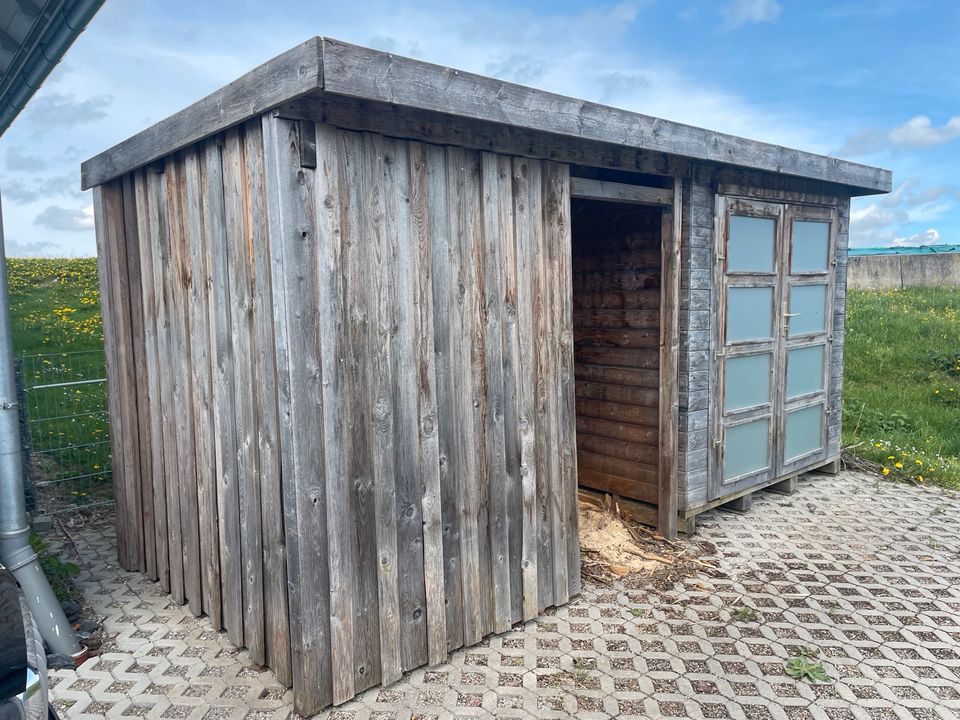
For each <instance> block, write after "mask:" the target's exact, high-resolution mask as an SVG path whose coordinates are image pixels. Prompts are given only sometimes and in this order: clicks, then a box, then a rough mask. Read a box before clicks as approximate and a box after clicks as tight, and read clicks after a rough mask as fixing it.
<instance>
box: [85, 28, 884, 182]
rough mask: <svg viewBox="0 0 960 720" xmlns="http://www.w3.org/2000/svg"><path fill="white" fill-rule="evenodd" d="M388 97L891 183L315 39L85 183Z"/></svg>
mask: <svg viewBox="0 0 960 720" xmlns="http://www.w3.org/2000/svg"><path fill="white" fill-rule="evenodd" d="M304 97H317V98H323V99H325V100H328V101H334V100H335V99H336V98H338V97H339V98H350V99H352V100H362V101H370V102H374V103H377V102H379V103H387V104H390V105H392V106H397V107H401V108H402V107H409V108H415V109H418V110H424V111H429V112H433V113H440V114H443V115H446V116H449V117H451V118H457V117H459V118H468V119H470V120H475V121H482V122H488V123H494V124H497V125H502V126H507V127H513V128H521V129H525V130H531V131H537V132H542V133H548V134H551V135H555V136H561V137H564V138H567V139H575V140H581V141H584V142H599V143H605V144H609V145H617V146H622V147H626V148H630V149H634V150H638V151H650V152H656V153H663V154H667V155H672V156H676V157H679V158H685V159H688V160H700V161H707V162H712V163H720V164H723V165H727V166H733V167H740V168H747V169H753V170H760V171H763V172H769V173H775V174H781V175H790V176H794V177H799V178H807V179H811V180H818V181H822V182H826V183H832V184H835V185H841V186H844V187H846V188H847V189H848V191H849V193H850V194H851V195H869V194H874V193H885V192H889V191H890V190H891V183H892V176H891V173H890V171H889V170H884V169H882V168H876V167H871V166H868V165H862V164H860V163H854V162H850V161H847V160H840V159H839V158H833V157H828V156H825V155H817V154H814V153H809V152H804V151H802V150H794V149H791V148H786V147H782V146H780V145H774V144H771V143H765V142H758V141H755V140H747V139H745V138H741V137H736V136H734V135H727V134H725V133H719V132H714V131H712V130H705V129H703V128H698V127H694V126H691V125H684V124H682V123H676V122H671V121H669V120H662V119H660V118H655V117H651V116H649V115H643V114H641V113H636V112H631V111H628V110H622V109H619V108H614V107H609V106H606V105H599V104H597V103H592V102H587V101H585V100H577V99H575V98H571V97H566V96H564V95H558V94H555V93H550V92H544V91H542V90H536V89H533V88H529V87H525V86H522V85H516V84H514V83H508V82H504V81H502V80H496V79H493V78H489V77H485V76H482V75H476V74H473V73H469V72H464V71H462V70H456V69H453V68H448V67H443V66H440V65H433V64H431V63H426V62H422V61H419V60H413V59H410V58H404V57H399V56H396V55H393V54H391V53H386V52H381V51H378V50H371V49H369V48H364V47H359V46H357V45H351V44H349V43H345V42H341V41H339V40H333V39H330V38H323V37H316V38H312V39H311V40H308V41H307V42H305V43H303V44H302V45H299V46H297V47H295V48H293V49H292V50H289V51H287V52H285V53H284V54H282V55H280V56H278V57H276V58H274V59H273V60H270V61H268V62H267V63H265V64H263V65H261V66H260V67H258V68H256V69H255V70H253V71H251V72H250V73H248V74H246V75H244V76H243V77H241V78H240V79H238V80H235V81H234V82H232V83H230V84H229V85H227V86H225V87H223V88H221V89H220V90H218V91H216V92H215V93H213V94H211V95H209V96H207V97H205V98H204V99H202V100H200V101H199V102H197V103H194V104H193V105H191V106H189V107H187V108H185V109H184V110H181V111H180V112H178V113H176V114H175V115H172V116H170V117H168V118H166V119H165V120H161V121H160V122H158V123H157V124H156V125H154V126H152V127H150V128H148V129H146V130H144V131H143V132H140V133H138V134H137V135H134V136H133V137H131V138H129V139H128V140H124V141H123V142H121V143H119V144H118V145H115V146H114V147H112V148H110V149H109V150H107V151H105V152H103V153H101V154H99V155H97V156H96V157H93V158H91V159H90V160H87V161H86V162H84V163H83V165H82V168H81V184H82V186H83V189H88V188H90V187H93V186H95V185H100V184H102V183H104V182H107V181H109V180H111V179H113V178H116V177H118V176H120V175H123V174H125V173H128V172H130V171H131V170H134V169H136V168H138V167H141V166H144V165H147V164H149V163H151V162H153V161H155V160H158V159H160V158H162V157H164V156H166V155H169V154H170V153H173V152H175V151H177V150H180V149H182V148H184V147H187V146H188V145H192V144H193V143H195V142H197V141H199V140H202V139H203V138H205V137H209V136H211V135H214V134H216V133H218V132H220V131H222V130H225V129H226V128H228V127H231V126H233V125H236V124H238V123H241V122H243V121H245V120H247V119H249V118H251V117H254V116H256V115H259V114H261V113H263V112H266V111H268V110H271V109H273V108H277V107H280V106H282V105H284V104H286V103H289V102H291V101H294V100H297V99H300V98H304Z"/></svg>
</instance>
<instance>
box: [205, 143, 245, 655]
mask: <svg viewBox="0 0 960 720" xmlns="http://www.w3.org/2000/svg"><path fill="white" fill-rule="evenodd" d="M204 177H205V182H204V198H203V203H204V211H205V212H204V218H205V220H206V226H205V248H204V249H205V251H206V260H207V266H208V268H209V272H210V302H209V317H210V343H211V351H212V352H211V356H210V366H211V378H212V404H213V438H214V441H213V449H214V457H215V459H216V468H217V472H216V504H217V513H218V515H219V517H220V521H219V523H218V524H217V537H218V540H219V553H220V577H219V582H220V588H221V604H222V619H223V626H224V628H225V629H226V631H227V637H228V638H229V639H230V642H232V643H233V644H234V645H236V646H238V647H240V646H242V645H243V573H242V570H241V565H242V562H243V558H242V550H241V540H240V525H241V517H240V488H239V482H240V481H239V473H238V468H237V424H236V422H235V418H236V417H237V411H236V400H235V396H234V388H235V385H236V382H235V376H236V374H237V372H240V373H241V375H242V366H241V367H239V368H238V365H237V361H236V359H235V357H234V352H233V342H232V326H231V314H232V306H233V302H232V296H231V287H230V269H229V255H230V248H231V245H232V243H231V236H228V232H227V227H226V226H227V218H226V210H225V208H224V186H223V160H222V149H221V144H220V143H219V142H216V141H211V142H208V143H206V144H205V146H204Z"/></svg>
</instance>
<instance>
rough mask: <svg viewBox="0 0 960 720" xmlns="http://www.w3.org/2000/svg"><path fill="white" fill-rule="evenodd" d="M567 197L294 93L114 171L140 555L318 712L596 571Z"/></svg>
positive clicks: (110, 239)
mask: <svg viewBox="0 0 960 720" xmlns="http://www.w3.org/2000/svg"><path fill="white" fill-rule="evenodd" d="M305 138H306V139H307V140H308V141H310V140H312V141H313V142H307V143H306V145H304V144H303V140H304V139H305ZM314 144H315V152H316V157H315V159H314V158H312V157H310V155H311V149H312V146H313V145H314ZM569 202H570V201H569V174H568V169H567V167H566V166H565V165H560V164H556V163H550V162H544V161H538V160H529V159H519V158H516V159H515V158H511V157H507V156H504V155H498V154H493V153H483V152H475V151H469V150H464V149H458V148H454V147H439V146H435V145H429V144H424V143H418V142H408V141H401V140H396V139H392V138H387V137H384V136H382V135H377V134H371V133H355V132H347V131H343V130H339V129H336V128H333V127H332V126H326V125H322V124H321V125H315V124H313V123H310V122H306V121H301V122H297V121H292V120H285V119H281V118H273V117H264V118H262V119H258V120H256V121H251V122H249V123H246V124H245V125H243V126H240V127H237V128H233V129H231V130H229V131H227V132H226V133H224V134H222V135H220V136H217V137H215V138H211V139H210V140H207V141H205V142H203V143H200V144H198V145H195V146H193V147H191V148H188V149H186V150H184V151H182V152H181V153H178V154H177V155H175V156H171V157H169V158H167V159H166V161H165V162H164V163H163V166H162V167H160V166H155V167H152V168H149V169H143V170H138V171H136V172H135V173H132V174H130V175H128V176H126V177H124V178H123V179H121V180H118V181H114V182H111V183H108V184H106V185H103V186H100V187H99V188H97V189H96V191H95V210H96V215H97V228H98V247H99V251H100V264H101V285H102V297H103V310H104V325H105V338H106V344H107V351H108V357H107V362H108V372H109V380H110V409H111V415H112V416H113V417H114V418H115V419H117V420H118V421H116V422H114V423H113V424H112V432H113V437H112V440H113V447H114V466H115V475H114V477H115V483H116V495H117V504H118V541H119V551H120V561H121V564H122V565H123V567H125V568H127V569H133V570H140V571H143V572H146V573H147V574H149V575H150V576H151V577H154V578H158V579H159V580H160V582H161V586H162V587H163V589H164V590H169V592H170V593H171V595H172V597H173V598H174V599H175V600H176V601H177V602H180V603H187V604H189V606H190V608H191V610H192V611H193V612H194V613H196V614H198V615H199V614H201V613H202V614H206V615H208V616H209V617H210V618H211V621H212V623H213V624H214V625H215V626H216V627H223V628H224V629H225V630H226V631H227V633H228V637H229V638H230V640H231V642H233V643H234V644H236V645H238V646H244V647H246V648H247V649H248V650H249V652H250V654H251V657H252V659H253V660H254V661H255V662H258V663H265V664H267V665H269V666H270V667H271V668H273V669H274V671H275V672H276V673H277V676H278V678H279V679H280V680H281V682H285V683H287V684H292V685H293V687H294V691H295V702H296V707H297V709H298V710H299V711H300V712H301V713H304V714H309V713H311V712H314V711H316V710H319V709H320V708H322V707H324V706H326V705H329V704H331V703H341V702H344V701H345V700H348V699H349V698H351V697H353V696H354V695H355V694H356V693H358V692H360V691H362V690H364V689H366V688H368V687H370V686H372V685H376V684H380V683H390V682H393V681H394V680H396V679H398V678H399V677H400V675H401V674H402V673H403V672H405V671H407V670H410V669H412V668H415V667H418V666H421V665H424V664H427V663H430V664H436V663H440V662H443V661H444V660H445V659H446V657H447V653H448V652H449V651H450V650H453V649H456V648H458V647H461V646H464V645H471V644H474V643H476V642H478V641H480V640H481V639H482V638H483V637H485V636H486V635H488V634H490V633H492V632H501V631H504V630H507V629H509V628H510V627H511V626H512V625H513V624H515V623H517V622H520V621H523V620H528V619H531V618H533V617H535V616H536V615H537V614H538V613H539V612H540V611H542V610H543V609H544V608H546V607H548V606H550V605H554V604H559V603H563V602H566V601H567V600H568V599H569V597H570V596H571V595H572V594H575V593H576V592H578V591H579V543H578V540H577V520H576V476H577V458H576V442H575V439H574V433H575V427H574V397H573V395H574V381H573V329H572V325H571V317H572V312H573V310H572V307H571V289H572V279H573V278H572V258H571V243H570V232H571V231H570V218H569Z"/></svg>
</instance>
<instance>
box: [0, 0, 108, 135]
mask: <svg viewBox="0 0 960 720" xmlns="http://www.w3.org/2000/svg"><path fill="white" fill-rule="evenodd" d="M102 4H103V0H73V1H72V2H71V1H70V0H67V1H66V2H64V3H63V4H62V5H61V6H60V7H59V8H58V9H57V11H56V14H55V16H54V17H53V18H52V19H51V21H50V22H49V23H48V24H47V27H45V28H44V29H43V33H42V34H41V35H40V37H39V38H37V40H36V42H35V43H34V45H33V46H32V47H29V48H23V49H22V50H21V52H24V53H25V54H26V57H25V59H24V61H23V64H22V66H21V67H20V68H19V69H18V70H17V72H16V74H15V76H14V77H13V78H12V80H11V81H10V84H9V85H8V87H7V88H6V91H5V92H4V93H3V97H2V99H0V133H3V132H4V131H5V130H6V129H7V128H8V127H10V124H11V123H12V122H13V121H14V119H15V118H16V117H17V115H19V114H20V111H21V110H23V106H24V105H26V104H27V101H28V100H30V98H32V97H33V94H34V93H35V92H36V91H37V90H38V89H39V88H40V86H41V85H42V84H43V81H44V80H46V79H47V75H49V74H50V71H51V70H53V68H54V67H55V66H56V64H57V63H58V62H60V58H62V57H63V55H64V53H65V52H66V51H67V49H68V48H69V47H70V45H72V44H73V41H74V40H76V39H77V37H78V36H79V35H80V33H81V32H83V30H84V28H86V27H87V23H89V22H90V20H91V19H92V18H93V16H94V15H96V14H97V10H99V9H100V6H101V5H102Z"/></svg>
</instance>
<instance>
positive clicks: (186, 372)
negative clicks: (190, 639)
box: [164, 154, 203, 615]
mask: <svg viewBox="0 0 960 720" xmlns="http://www.w3.org/2000/svg"><path fill="white" fill-rule="evenodd" d="M195 157H196V156H195V154H194V158H195ZM185 173H186V156H185V155H184V156H180V157H178V158H176V160H175V161H169V162H167V164H166V172H165V173H164V175H165V177H166V180H167V197H168V201H167V211H168V222H167V227H168V228H169V232H170V249H171V256H170V260H171V265H170V270H168V273H169V276H170V308H171V328H170V347H171V353H170V355H171V358H170V359H171V367H172V371H173V406H174V410H173V417H174V423H175V428H176V438H177V461H178V470H179V472H178V473H177V488H178V491H179V493H180V503H179V505H180V526H181V531H182V538H181V539H182V545H181V552H182V553H183V578H184V596H185V598H186V601H187V603H188V605H189V607H190V611H191V612H192V613H193V614H194V615H200V613H201V612H202V609H203V598H202V590H201V587H202V586H201V574H202V566H201V555H200V552H201V551H200V517H199V511H198V509H197V500H198V498H197V471H196V450H195V445H194V424H193V414H192V408H193V397H192V384H191V383H190V381H189V378H190V374H191V369H190V330H189V328H190V326H189V318H188V315H189V309H190V296H189V292H190V285H191V284H192V283H193V272H192V269H191V264H190V249H189V246H188V245H187V242H188V241H187V237H186V232H185V229H184V227H185V225H186V222H187V220H186V179H185Z"/></svg>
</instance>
